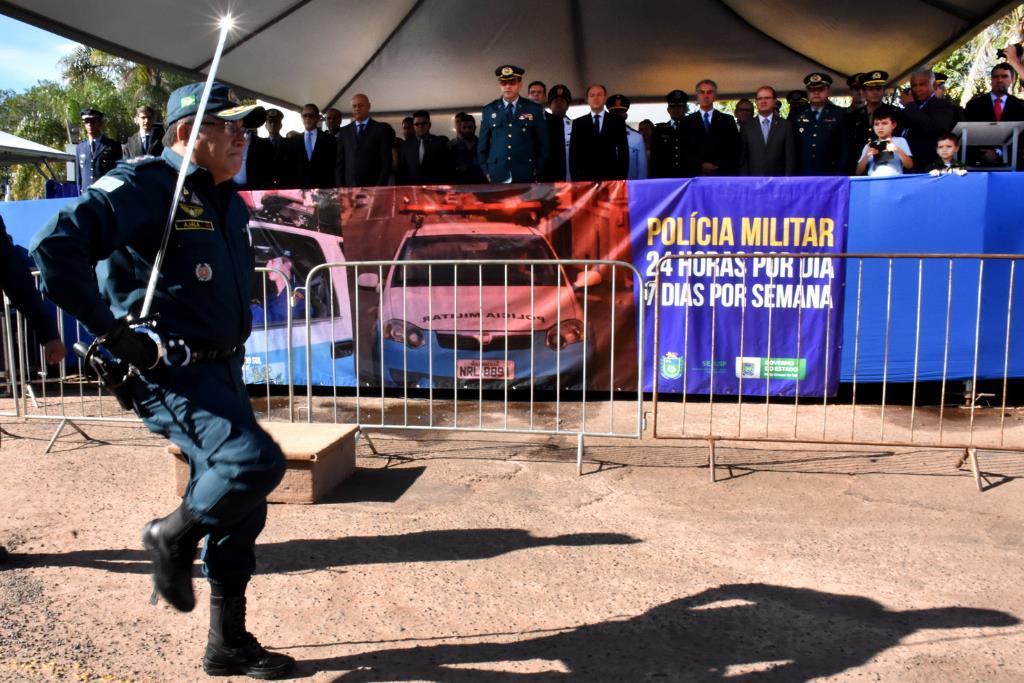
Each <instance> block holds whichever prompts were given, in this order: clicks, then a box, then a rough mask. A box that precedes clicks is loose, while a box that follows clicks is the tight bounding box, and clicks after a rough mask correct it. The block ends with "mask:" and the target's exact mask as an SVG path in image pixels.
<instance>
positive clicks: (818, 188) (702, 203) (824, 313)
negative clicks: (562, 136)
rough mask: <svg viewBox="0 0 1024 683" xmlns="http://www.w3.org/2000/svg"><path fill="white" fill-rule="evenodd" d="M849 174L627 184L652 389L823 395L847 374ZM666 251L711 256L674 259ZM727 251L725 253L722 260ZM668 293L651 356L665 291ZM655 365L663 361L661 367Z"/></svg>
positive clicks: (647, 375)
mask: <svg viewBox="0 0 1024 683" xmlns="http://www.w3.org/2000/svg"><path fill="white" fill-rule="evenodd" d="M849 186H850V184H849V179H848V178H771V179H767V178H694V179H690V180H684V181H680V180H672V179H666V180H662V181H646V182H635V183H634V182H631V183H629V192H628V196H629V215H630V228H631V230H630V233H631V242H632V245H631V246H632V254H633V263H634V265H635V266H636V267H637V269H638V270H639V271H640V272H641V273H642V274H643V276H644V288H643V290H642V292H638V293H637V298H638V301H637V305H638V306H639V305H642V306H644V307H645V329H644V330H643V334H644V344H645V348H646V349H648V350H649V351H648V353H647V354H645V355H647V358H646V359H645V365H646V367H645V370H644V387H645V389H647V390H650V389H652V388H653V372H657V373H658V376H659V380H658V386H659V390H660V391H666V392H682V391H683V390H684V388H685V391H686V392H687V393H696V394H710V393H715V394H734V395H735V394H740V393H742V394H744V395H766V394H767V395H776V396H794V395H800V396H821V395H822V394H823V393H824V392H826V391H827V392H828V393H829V394H834V393H835V391H836V389H837V387H838V383H839V368H840V358H841V354H840V352H841V348H842V331H841V329H840V324H839V323H840V320H841V319H842V298H843V292H842V285H843V281H844V276H843V273H844V265H843V262H842V259H830V258H821V259H806V260H803V261H798V260H796V259H792V258H772V257H768V256H764V257H754V258H746V259H740V258H728V255H730V254H771V253H776V252H801V253H821V254H836V253H842V252H843V251H844V250H845V246H846V227H847V211H848V205H849ZM665 254H710V255H716V256H718V258H707V259H676V260H670V261H665V262H661V266H660V268H661V279H660V284H659V285H658V288H657V291H656V290H655V276H656V274H657V270H658V268H659V265H658V264H659V259H660V258H661V257H662V256H663V255H665ZM723 257H724V258H723ZM656 298H657V301H658V302H659V303H660V312H659V313H658V317H659V318H660V320H659V323H658V324H659V329H658V337H659V339H658V344H657V349H658V351H657V359H655V360H654V363H653V364H649V363H651V360H652V358H653V349H654V348H655V344H654V341H655V340H654V327H655V301H656ZM652 365H656V367H652Z"/></svg>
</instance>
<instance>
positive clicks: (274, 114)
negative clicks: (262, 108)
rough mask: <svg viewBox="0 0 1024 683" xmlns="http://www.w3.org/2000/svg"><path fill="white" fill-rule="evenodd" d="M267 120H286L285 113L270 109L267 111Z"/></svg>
mask: <svg viewBox="0 0 1024 683" xmlns="http://www.w3.org/2000/svg"><path fill="white" fill-rule="evenodd" d="M267 118H268V119H277V120H279V121H280V120H281V119H283V118H284V113H282V112H281V110H280V109H273V108H272V109H268V110H267Z"/></svg>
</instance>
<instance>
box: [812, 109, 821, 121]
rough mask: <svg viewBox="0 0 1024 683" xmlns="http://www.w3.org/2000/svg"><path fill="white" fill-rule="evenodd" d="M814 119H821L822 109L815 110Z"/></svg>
mask: <svg viewBox="0 0 1024 683" xmlns="http://www.w3.org/2000/svg"><path fill="white" fill-rule="evenodd" d="M814 120H815V121H821V110H820V109H817V110H815V112H814Z"/></svg>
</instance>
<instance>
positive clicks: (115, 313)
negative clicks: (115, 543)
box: [32, 83, 295, 678]
mask: <svg viewBox="0 0 1024 683" xmlns="http://www.w3.org/2000/svg"><path fill="white" fill-rule="evenodd" d="M202 90H203V84H201V83H195V84H192V85H189V86H185V87H183V88H179V89H177V90H175V91H174V92H173V93H171V96H170V99H169V101H168V105H167V112H168V114H167V133H166V136H165V139H164V142H165V148H164V151H163V154H162V155H161V156H160V157H148V156H147V157H138V158H135V159H132V160H130V161H127V162H122V163H120V164H118V166H117V167H116V168H115V169H114V170H113V171H111V172H110V173H108V174H107V175H106V176H104V177H103V178H101V179H100V180H99V181H97V182H96V183H94V184H93V185H92V186H91V187H90V188H89V189H87V190H86V191H85V193H84V195H83V196H82V197H81V198H80V199H79V200H78V201H77V202H76V203H74V204H72V205H70V206H68V207H65V208H63V209H61V211H60V213H59V214H58V215H57V217H56V218H54V219H53V220H51V221H50V223H49V224H47V225H46V227H44V228H43V229H42V230H41V231H40V232H39V233H38V234H37V235H36V236H35V238H34V239H33V240H32V255H33V257H34V258H35V260H36V263H37V264H38V266H39V270H40V273H41V275H42V280H43V289H44V292H45V293H46V295H47V296H48V297H49V298H50V299H52V300H53V301H54V302H55V303H57V305H59V306H61V307H62V308H63V309H64V310H66V311H67V312H69V313H70V314H72V315H73V316H75V317H76V318H78V320H80V321H81V322H82V323H83V324H84V325H85V326H86V328H88V330H89V331H90V332H92V333H93V334H94V335H96V336H97V339H98V340H99V341H100V343H101V344H102V345H103V346H104V347H105V348H106V349H107V350H108V351H110V353H111V354H112V355H114V356H115V357H117V358H120V359H122V360H123V361H126V362H128V363H130V364H131V365H132V367H133V368H135V371H136V373H137V375H135V376H132V377H131V378H130V379H129V380H128V387H129V391H130V393H131V395H132V402H133V404H134V409H135V412H136V413H138V415H139V417H141V418H142V420H143V421H144V423H145V424H146V426H147V427H149V429H150V430H151V431H153V432H156V433H158V434H161V435H164V436H166V437H168V438H169V439H170V440H171V441H172V442H174V443H175V444H176V445H178V446H179V447H180V448H181V451H182V453H183V454H184V455H185V457H186V458H187V460H188V463H189V468H190V472H191V479H190V481H189V484H188V487H187V489H186V492H185V497H184V499H183V500H182V503H181V505H180V506H179V507H178V508H177V509H176V510H175V511H174V512H172V513H171V514H170V515H168V516H167V517H164V518H162V519H156V520H153V521H152V522H150V523H149V524H147V525H146V526H145V528H144V529H143V544H144V546H145V548H146V550H147V551H148V552H149V555H150V557H151V559H152V561H153V584H154V588H155V591H156V593H158V594H159V595H160V596H161V597H163V598H164V599H165V600H166V601H167V602H168V603H170V604H171V605H172V606H173V607H175V608H177V609H179V610H181V611H186V612H187V611H190V610H192V609H193V607H194V606H195V595H194V593H193V591H192V580H191V578H192V561H193V558H194V557H195V551H196V548H197V546H198V544H199V542H200V540H202V539H203V538H204V537H205V538H206V542H205V545H204V549H203V560H204V564H205V567H204V569H205V572H206V575H207V578H208V579H209V581H210V584H211V597H210V631H209V639H208V643H207V648H206V654H205V656H204V658H203V668H204V670H205V671H206V672H207V673H209V674H211V675H251V676H255V677H259V678H273V677H277V676H280V675H283V674H285V673H286V672H287V671H288V670H290V669H291V668H292V667H293V666H294V663H295V662H294V660H293V659H292V658H291V657H288V656H286V655H281V654H276V653H272V652H269V651H267V650H266V649H264V648H263V647H262V646H261V645H260V644H259V642H258V641H257V640H256V639H255V638H254V637H253V636H252V635H251V634H249V633H248V632H247V631H246V630H245V589H246V585H247V583H248V581H249V578H250V577H251V576H252V572H253V570H254V568H255V555H254V545H255V541H256V537H257V536H258V535H259V533H260V531H262V529H263V525H264V523H265V521H266V516H267V502H266V498H267V494H269V493H270V492H271V491H272V490H273V489H274V487H275V486H277V484H278V483H279V482H280V481H281V478H282V476H283V475H284V470H285V463H284V456H283V455H282V453H281V449H280V448H279V447H278V446H277V444H275V443H274V441H273V440H272V439H271V438H270V437H269V436H268V435H267V433H266V432H265V431H263V429H262V428H260V426H259V425H258V424H257V422H256V418H255V416H254V415H253V411H252V406H251V404H250V401H249V396H248V393H247V391H246V387H245V385H244V384H243V382H242V357H243V349H242V344H243V343H244V341H245V339H246V338H247V337H248V336H249V330H250V326H251V322H252V317H251V313H250V310H249V295H250V292H251V290H252V282H253V268H254V255H253V250H252V246H251V244H250V241H249V234H248V230H247V224H248V211H247V210H246V206H245V204H244V203H243V202H242V200H241V198H240V197H239V196H238V194H237V192H236V191H235V185H234V183H233V182H232V181H231V178H232V176H234V175H235V174H236V173H237V172H238V169H239V167H240V165H241V160H242V150H243V148H244V145H245V136H244V134H245V130H246V128H256V127H258V126H260V125H261V124H262V123H263V119H264V118H265V112H264V110H263V108H262V107H256V106H241V105H239V104H238V103H237V102H236V101H234V100H233V99H232V97H231V95H230V93H229V91H228V88H227V87H226V86H224V85H220V84H216V85H214V87H213V88H212V89H211V92H210V97H209V103H208V108H207V110H206V112H205V115H204V116H203V118H202V120H199V121H197V120H196V115H197V113H198V109H199V107H198V105H199V101H200V98H201V95H202ZM197 125H198V126H199V137H198V141H197V144H196V147H195V152H194V154H193V156H192V160H191V162H192V163H189V164H188V175H187V177H186V180H185V185H184V192H183V193H182V195H181V197H180V200H179V201H178V203H177V206H175V207H174V210H175V214H174V217H173V222H172V229H171V234H170V240H169V242H168V246H167V251H166V253H165V260H164V262H163V268H162V270H161V273H160V278H159V281H158V285H157V288H156V293H155V296H154V299H153V302H154V303H153V306H152V312H153V313H155V314H156V315H158V316H159V319H158V321H157V322H156V323H155V331H156V332H157V333H158V334H159V338H160V344H159V345H158V344H157V343H156V342H155V341H154V340H153V338H152V337H151V336H148V335H147V334H144V333H142V332H141V331H139V330H138V329H136V328H135V327H133V326H130V325H129V320H130V317H131V316H134V315H137V314H138V313H139V310H140V308H141V306H142V302H143V299H144V297H145V291H146V285H147V281H148V279H149V275H150V269H151V267H152V264H153V262H154V257H155V256H156V253H157V251H158V249H159V248H160V242H161V237H162V235H163V233H164V226H165V222H166V220H167V214H168V211H169V210H170V208H171V201H172V198H173V194H174V187H175V182H176V179H177V175H178V171H179V169H180V168H181V166H182V164H185V163H187V162H186V161H185V160H184V159H183V158H182V155H183V154H184V152H185V147H186V142H187V140H188V136H189V134H190V132H191V131H192V129H193V127H194V126H197ZM94 266H95V274H94V272H93V267H94ZM168 350H169V351H168Z"/></svg>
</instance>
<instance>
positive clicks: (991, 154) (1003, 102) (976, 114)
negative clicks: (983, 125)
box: [964, 62, 1024, 165]
mask: <svg viewBox="0 0 1024 683" xmlns="http://www.w3.org/2000/svg"><path fill="white" fill-rule="evenodd" d="M990 77H991V79H992V90H991V91H989V92H987V93H985V94H984V95H978V96H977V97H974V98H971V100H970V101H969V102H968V103H967V106H966V107H964V120H965V121H1024V100H1021V99H1019V98H1017V97H1014V96H1013V95H1010V94H1009V91H1010V88H1011V87H1013V81H1014V80H1015V77H1016V74H1014V73H1013V69H1012V68H1011V67H1010V65H1009V64H1006V63H1005V62H1004V63H1002V64H996V65H995V66H994V67H992V71H991V73H990ZM1000 152H1001V150H998V149H994V148H991V147H974V148H968V150H967V162H968V163H969V164H972V165H982V164H984V165H997V164H1005V163H1007V162H1006V160H1005V159H1003V158H1002V157H1001V156H1000Z"/></svg>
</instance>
